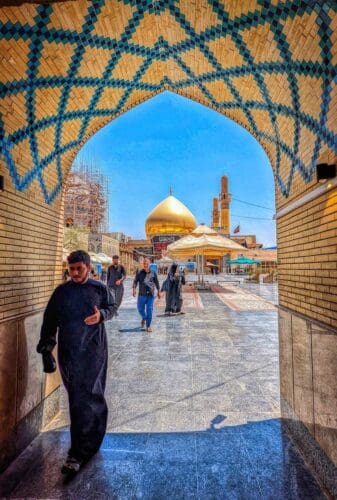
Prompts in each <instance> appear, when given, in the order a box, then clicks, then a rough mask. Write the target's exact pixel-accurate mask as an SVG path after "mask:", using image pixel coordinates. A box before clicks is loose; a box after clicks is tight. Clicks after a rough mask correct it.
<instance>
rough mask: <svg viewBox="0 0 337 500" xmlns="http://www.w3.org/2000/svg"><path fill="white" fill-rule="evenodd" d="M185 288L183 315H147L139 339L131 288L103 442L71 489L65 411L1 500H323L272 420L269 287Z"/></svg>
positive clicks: (114, 337) (0, 484) (117, 334)
mask: <svg viewBox="0 0 337 500" xmlns="http://www.w3.org/2000/svg"><path fill="white" fill-rule="evenodd" d="M213 282H214V284H213V286H212V290H211V291H210V290H207V291H200V292H195V291H193V289H192V287H189V286H187V287H186V291H185V293H184V309H185V313H186V314H184V315H181V316H176V317H169V318H168V317H164V316H163V311H164V300H163V299H161V301H158V302H157V304H156V308H155V312H154V321H153V325H152V326H153V332H152V333H151V334H149V333H146V332H144V331H142V330H141V329H140V318H139V316H138V314H137V312H136V300H135V299H134V298H132V297H131V280H128V281H127V284H126V292H125V300H124V302H123V307H122V309H121V311H120V315H119V318H118V319H117V320H112V321H110V322H108V323H107V330H108V336H109V349H110V361H109V372H108V383H107V400H108V405H109V423H108V434H107V436H106V438H105V440H104V442H103V446H102V448H101V451H100V452H99V453H98V454H97V456H96V457H95V458H94V459H93V460H92V461H91V462H90V463H88V464H87V465H86V466H85V468H83V470H82V471H81V473H80V474H79V475H78V476H77V477H76V478H75V479H74V480H73V481H72V482H70V483H69V484H64V483H63V479H62V476H61V474H60V465H61V463H62V460H63V459H64V457H65V456H66V452H67V447H68V444H69V434H68V428H67V425H68V415H67V407H66V398H65V394H63V395H62V402H61V403H62V404H61V407H62V408H61V412H60V414H59V415H58V417H57V418H56V419H54V421H53V422H52V423H51V425H49V427H48V428H47V429H45V432H43V433H41V434H40V436H38V437H37V438H36V439H35V440H34V442H33V443H32V444H31V446H30V447H29V448H28V449H27V450H26V451H25V452H24V453H23V454H22V455H21V456H20V457H19V459H17V460H16V462H14V464H12V466H11V467H10V468H9V469H8V470H7V472H6V473H5V474H4V475H3V477H2V479H1V480H0V495H1V494H2V495H3V497H8V498H48V499H54V498H55V499H56V498H69V499H187V498H191V499H200V500H202V499H260V498H261V499H267V498H268V499H311V498H313V499H319V498H325V497H324V496H323V494H322V493H321V492H320V488H319V486H318V484H317V483H316V481H315V479H314V478H313V477H312V475H311V473H310V472H309V470H308V469H307V467H306V465H305V464H304V462H303V460H302V458H301V457H300V455H299V454H298V452H297V450H296V448H295V447H294V446H293V444H292V443H291V441H290V440H289V439H288V437H287V435H286V433H285V432H284V430H283V428H282V425H281V421H280V412H279V378H278V339H277V309H276V307H275V304H276V303H277V288H276V286H275V285H240V286H239V285H235V284H230V283H228V284H226V283H220V284H217V283H216V279H215V278H214V279H213Z"/></svg>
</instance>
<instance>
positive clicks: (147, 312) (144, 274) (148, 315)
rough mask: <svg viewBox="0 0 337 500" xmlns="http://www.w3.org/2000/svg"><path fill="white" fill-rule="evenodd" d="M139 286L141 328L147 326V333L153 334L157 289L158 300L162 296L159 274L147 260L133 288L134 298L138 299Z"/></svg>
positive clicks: (138, 304) (138, 302) (138, 301)
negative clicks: (152, 323) (152, 326)
mask: <svg viewBox="0 0 337 500" xmlns="http://www.w3.org/2000/svg"><path fill="white" fill-rule="evenodd" d="M137 285H139V292H138V299H137V309H138V312H139V314H140V315H141V317H142V321H141V328H144V326H146V331H147V332H152V328H151V322H152V313H153V304H154V299H155V293H156V289H157V297H158V299H160V297H161V295H160V288H159V281H158V276H157V273H156V272H155V271H151V270H150V261H149V259H147V258H145V259H144V261H143V269H141V270H140V271H137V272H136V276H135V279H134V281H133V288H132V294H133V296H134V297H136V290H137Z"/></svg>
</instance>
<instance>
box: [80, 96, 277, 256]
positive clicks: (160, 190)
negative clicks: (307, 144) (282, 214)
mask: <svg viewBox="0 0 337 500" xmlns="http://www.w3.org/2000/svg"><path fill="white" fill-rule="evenodd" d="M77 158H82V159H86V160H87V159H88V160H90V161H95V163H97V165H98V166H99V169H100V170H101V171H102V172H103V173H104V174H105V175H107V176H108V179H109V191H110V194H109V229H110V230H111V231H123V232H124V233H126V234H128V235H131V236H133V237H144V223H145V219H146V217H147V215H148V214H149V212H150V211H151V210H152V209H153V207H154V206H155V205H156V204H157V203H159V202H160V201H161V200H162V199H163V198H165V197H166V196H167V195H168V192H169V187H170V185H171V186H172V189H173V194H174V195H175V196H176V197H177V198H178V199H179V200H180V201H182V202H183V203H184V204H185V205H186V206H187V207H188V208H189V209H190V210H191V211H192V213H193V214H194V215H195V217H196V219H197V221H198V222H199V223H200V222H204V223H206V224H210V222H211V210H212V198H213V196H217V195H218V194H219V190H220V177H221V175H228V177H229V188H230V192H231V194H232V196H233V198H237V199H239V200H243V201H246V202H250V203H254V204H257V205H262V206H265V207H269V208H271V209H274V203H275V202H274V180H273V174H272V169H271V166H270V163H269V160H268V158H267V156H266V154H265V152H264V150H263V149H262V147H261V146H260V145H259V143H258V142H257V141H256V140H255V139H254V137H253V136H251V135H250V134H249V133H248V132H247V131H246V130H245V129H244V128H242V127H240V126H239V125H237V124H236V123H234V122H233V121H231V120H229V119H227V118H225V117H224V116H223V115H221V114H219V113H217V112H215V111H212V110H211V109H209V108H207V107H205V106H202V105H201V104H198V103H195V102H193V101H191V100H189V99H185V98H184V97H181V96H179V95H175V94H173V93H171V92H164V93H162V94H159V95H158V96H156V97H154V98H153V99H150V100H149V101H147V102H145V103H142V104H140V105H139V106H137V107H136V108H134V109H132V110H131V111H128V112H127V113H125V114H124V115H122V116H121V117H119V118H117V119H116V120H114V121H113V122H111V123H110V124H108V125H107V126H105V127H104V128H103V129H101V130H100V131H99V132H97V133H96V134H95V135H94V136H93V137H92V138H91V139H90V140H89V141H88V142H87V143H86V144H85V145H84V147H83V148H82V150H81V151H80V153H79V155H78V157H77ZM231 214H232V216H231V226H232V230H233V228H234V227H235V226H236V225H238V224H240V227H241V233H240V234H256V235H257V237H258V240H259V241H260V242H262V243H264V246H272V245H274V244H275V222H274V221H273V220H259V219H261V218H262V219H264V218H267V219H272V216H273V212H272V211H270V210H264V209H260V208H257V207H253V206H250V205H247V204H244V203H241V202H239V201H237V200H235V199H234V200H233V201H232V203H231ZM248 217H252V218H251V219H250V218H248Z"/></svg>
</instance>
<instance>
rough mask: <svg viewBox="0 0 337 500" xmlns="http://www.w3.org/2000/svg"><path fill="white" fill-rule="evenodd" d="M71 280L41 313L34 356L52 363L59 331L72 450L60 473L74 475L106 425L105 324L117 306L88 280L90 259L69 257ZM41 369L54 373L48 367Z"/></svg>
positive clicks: (99, 286) (99, 284)
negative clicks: (67, 398)
mask: <svg viewBox="0 0 337 500" xmlns="http://www.w3.org/2000/svg"><path fill="white" fill-rule="evenodd" d="M67 260H68V265H69V275H70V280H69V281H66V282H65V283H63V284H62V285H60V286H58V287H57V288H56V290H55V291H54V292H53V294H52V296H51V298H50V300H49V302H48V305H47V308H46V310H45V313H44V318H43V324H42V328H41V338H40V341H39V343H38V345H37V352H39V353H41V354H42V355H43V359H44V361H45V359H48V356H49V359H50V358H52V354H51V351H52V350H53V348H54V346H55V344H56V334H57V331H58V339H57V342H58V361H59V368H60V372H61V376H62V380H63V383H64V385H65V388H66V390H67V392H68V397H69V410H70V435H71V447H70V450H69V452H68V458H67V460H66V462H65V464H64V465H63V467H62V469H61V471H62V473H63V474H68V475H72V474H76V473H77V472H78V471H79V470H80V467H81V465H82V464H83V463H85V462H86V461H88V460H89V459H90V458H91V457H92V456H93V455H94V454H95V453H96V452H97V451H98V450H99V448H100V446H101V443H102V441H103V438H104V435H105V431H106V424H107V414H108V409H107V404H106V401H105V398H104V390H105V381H106V371H107V359H108V349H107V340H106V332H105V326H104V321H106V320H108V319H110V318H112V317H113V315H114V313H115V309H116V308H115V304H114V299H113V297H112V295H111V294H110V292H109V290H108V288H107V287H106V286H105V285H104V284H103V283H102V282H101V281H98V280H95V279H92V278H90V270H91V265H90V256H89V255H88V254H87V253H86V252H84V251H82V250H78V251H75V252H72V253H71V254H70V255H69V256H68V259H67ZM44 366H45V370H46V371H52V370H53V368H52V366H51V367H50V365H49V368H48V367H46V364H45V365H44Z"/></svg>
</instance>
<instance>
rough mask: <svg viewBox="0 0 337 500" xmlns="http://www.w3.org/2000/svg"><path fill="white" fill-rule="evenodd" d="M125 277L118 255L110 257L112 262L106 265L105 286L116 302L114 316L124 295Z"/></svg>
mask: <svg viewBox="0 0 337 500" xmlns="http://www.w3.org/2000/svg"><path fill="white" fill-rule="evenodd" d="M125 278H126V271H125V267H124V266H122V264H119V256H118V255H114V256H113V257H112V264H111V266H109V267H108V276H107V286H108V288H109V290H110V292H111V294H112V295H113V296H114V298H115V303H116V313H115V314H116V316H118V309H119V307H120V305H121V303H122V300H123V295H124V284H123V282H124V280H125Z"/></svg>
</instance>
